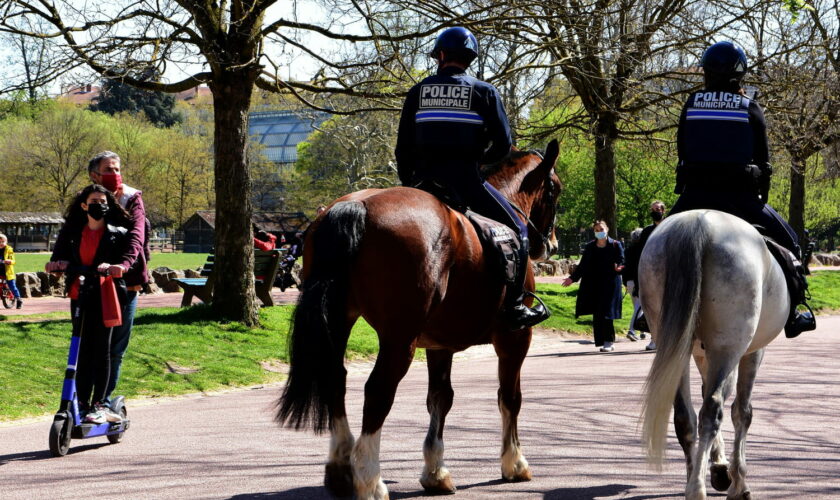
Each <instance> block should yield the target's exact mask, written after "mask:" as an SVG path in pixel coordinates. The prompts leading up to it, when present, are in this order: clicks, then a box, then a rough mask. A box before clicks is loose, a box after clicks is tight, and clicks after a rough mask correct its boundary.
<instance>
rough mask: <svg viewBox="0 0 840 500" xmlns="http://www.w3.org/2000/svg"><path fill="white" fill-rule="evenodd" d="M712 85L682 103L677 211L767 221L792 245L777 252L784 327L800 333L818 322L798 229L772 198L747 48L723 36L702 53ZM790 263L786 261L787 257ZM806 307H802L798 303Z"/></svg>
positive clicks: (767, 229)
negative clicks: (749, 86) (748, 91)
mask: <svg viewBox="0 0 840 500" xmlns="http://www.w3.org/2000/svg"><path fill="white" fill-rule="evenodd" d="M700 64H701V66H702V67H703V76H704V79H705V86H704V89H703V90H700V91H697V92H694V93H692V94H691V95H689V96H688V101H687V102H686V104H685V106H684V107H683V110H682V114H681V115H680V122H679V128H678V131H677V150H678V153H679V160H680V163H679V166H678V167H677V187H676V189H675V192H676V193H677V194H679V195H680V197H679V199H678V200H677V202H676V204H674V208H673V209H672V210H671V214H676V213H679V212H685V211H686V210H692V209H713V210H720V211H722V212H727V213H729V214H732V215H735V216H737V217H740V218H741V219H744V220H745V221H747V222H749V223H751V224H754V225H757V226H761V228H762V232H763V233H764V234H765V235H766V236H769V237H770V238H772V239H773V240H775V242H776V243H778V244H779V245H781V246H782V247H784V248H785V249H787V250H789V251H790V252H791V253H792V254H793V257H795V258H791V256H790V255H788V256H786V258H785V256H781V252H774V251H773V250H774V249H773V248H771V253H773V254H774V256H776V257H777V260H779V261H780V264H782V266H781V267H782V269H783V271H784V272H785V274H786V281H787V282H788V290H789V292H790V294H791V312H790V317H789V319H788V322H787V324H786V325H785V334H786V335H787V336H788V337H789V338H792V337H796V336H798V335H799V334H800V333H802V332H805V331H809V330H814V329H815V328H816V321H815V319H814V315H813V313H812V312H811V309H810V307H808V304H807V303H806V302H805V296H806V291H807V284H806V282H805V275H804V272H803V268H802V266H801V264H800V263H799V262H798V260H799V259H801V253H800V249H799V244H798V241H797V237H796V233H795V232H794V231H793V229H792V228H791V227H790V225H789V224H788V223H787V222H786V221H785V220H784V219H783V218H782V217H781V216H780V215H779V214H778V213H777V212H776V211H775V210H773V208H772V207H771V206H770V205H768V204H767V195H768V192H769V189H770V176H771V174H772V168H771V166H770V162H769V156H770V152H769V147H768V144H767V125H766V123H765V120H764V112H763V111H762V109H761V107H760V106H759V105H758V103H756V102H755V101H754V100H752V99H749V98H748V97H747V96H746V95H745V92H744V90H743V87H742V85H743V79H744V75H745V74H746V72H747V57H746V55H745V54H744V51H743V50H741V49H740V48H739V47H737V46H735V44H733V43H732V42H718V43H716V44H714V45H712V46H711V47H709V48H708V49H706V52H705V53H704V54H703V58H702V60H701V61H700ZM786 263H787V265H785V264H786ZM800 306H802V308H804V309H807V311H804V312H800V311H799V308H800Z"/></svg>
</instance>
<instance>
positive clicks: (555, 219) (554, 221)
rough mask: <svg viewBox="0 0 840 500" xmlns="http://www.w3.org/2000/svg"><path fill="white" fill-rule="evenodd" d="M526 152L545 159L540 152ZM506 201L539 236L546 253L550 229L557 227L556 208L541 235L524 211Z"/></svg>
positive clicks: (531, 150)
mask: <svg viewBox="0 0 840 500" xmlns="http://www.w3.org/2000/svg"><path fill="white" fill-rule="evenodd" d="M527 152H528V153H530V154H534V155H537V156H538V157H539V158H540V160H544V159H545V157H544V156H543V154H542V153H541V152H540V151H537V150H535V149H530V150H528V151H527ZM549 186H551V183H550V182H549ZM550 193H551V191H550V189H549V194H550ZM506 199H507V201H508V203H510V206H511V207H513V209H514V210H516V211H517V213H519V215H521V216H522V217H524V218H525V222H526V223H527V224H528V227H530V228H531V229H533V230H534V232H535V233H537V234H538V235H540V238H541V239H542V242H543V246H544V248H545V249H546V251H548V249H549V248H550V247H551V245H550V244H549V241H548V240H549V237H550V235H551V231H552V229H554V226H555V225H557V208H556V207H555V208H554V217H553V219H552V221H551V225H550V226H548V228H547V229H546V230H545V234H543V233H542V232H541V231H540V229H539V228H538V227H537V225H536V224H534V221H532V220H531V218H530V217H528V214H526V213H525V211H524V210H522V209H521V208H519V205H517V204H516V203H514V202H512V201H511V200H510V199H508V198H506Z"/></svg>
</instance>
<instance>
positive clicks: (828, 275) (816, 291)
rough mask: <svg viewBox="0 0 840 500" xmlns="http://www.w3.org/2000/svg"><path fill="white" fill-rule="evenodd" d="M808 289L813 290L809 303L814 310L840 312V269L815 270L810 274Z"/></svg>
mask: <svg viewBox="0 0 840 500" xmlns="http://www.w3.org/2000/svg"><path fill="white" fill-rule="evenodd" d="M816 269H819V268H816ZM808 289H809V291H810V292H811V300H809V301H808V303H809V304H811V307H813V308H814V312H817V313H821V314H828V313H831V312H835V313H836V312H840V271H814V272H813V273H811V275H810V276H808Z"/></svg>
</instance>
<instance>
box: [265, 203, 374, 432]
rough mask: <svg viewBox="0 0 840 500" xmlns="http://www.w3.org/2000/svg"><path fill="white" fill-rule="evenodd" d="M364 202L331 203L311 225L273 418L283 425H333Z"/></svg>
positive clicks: (314, 427) (318, 429) (315, 427)
mask: <svg viewBox="0 0 840 500" xmlns="http://www.w3.org/2000/svg"><path fill="white" fill-rule="evenodd" d="M366 215H367V211H366V210H365V206H364V205H363V204H362V203H360V202H358V201H340V202H338V203H336V204H335V205H333V206H332V207H331V208H330V210H329V212H327V213H326V214H325V215H324V217H323V219H322V220H321V221H320V222H319V224H318V226H317V227H316V228H315V229H314V233H313V235H312V239H310V240H309V241H310V243H311V244H312V245H313V252H312V254H311V255H312V262H310V263H307V264H308V266H307V267H308V270H309V274H308V276H306V279H305V280H304V283H303V285H302V287H303V289H302V290H301V294H300V298H299V299H298V303H297V308H296V309H295V312H294V316H293V318H292V322H291V326H290V335H289V363H290V369H289V378H288V380H287V381H286V387H285V388H284V389H283V394H282V396H281V397H280V400H279V402H278V409H277V416H276V420H277V422H278V423H280V424H281V425H283V426H285V427H290V428H294V429H301V428H303V427H309V426H312V430H314V431H315V432H316V433H322V432H324V431H325V430H327V429H329V428H330V427H331V425H332V422H331V417H332V413H333V406H334V404H335V402H336V398H337V397H338V396H339V395H340V394H342V393H343V392H344V390H345V388H344V387H342V386H343V385H344V380H345V374H344V351H345V349H346V348H347V338H348V337H349V335H350V325H348V324H347V323H348V321H347V316H348V314H347V298H348V294H349V289H350V269H351V266H352V264H353V262H354V260H355V256H356V254H357V253H358V250H359V246H360V244H361V241H362V236H363V235H364V229H365V217H366Z"/></svg>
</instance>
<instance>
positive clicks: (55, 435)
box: [50, 412, 73, 457]
mask: <svg viewBox="0 0 840 500" xmlns="http://www.w3.org/2000/svg"><path fill="white" fill-rule="evenodd" d="M72 429H73V417H72V415H70V413H69V412H63V413H59V414H57V415H56V416H55V419H54V420H53V423H52V427H50V453H52V456H54V457H63V456H64V455H66V454H67V452H68V451H70V439H71V436H70V433H71V430H72Z"/></svg>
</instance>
